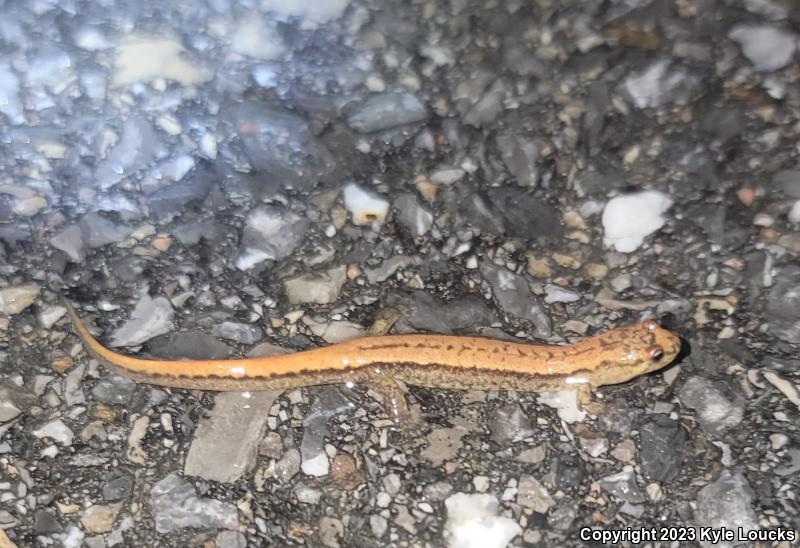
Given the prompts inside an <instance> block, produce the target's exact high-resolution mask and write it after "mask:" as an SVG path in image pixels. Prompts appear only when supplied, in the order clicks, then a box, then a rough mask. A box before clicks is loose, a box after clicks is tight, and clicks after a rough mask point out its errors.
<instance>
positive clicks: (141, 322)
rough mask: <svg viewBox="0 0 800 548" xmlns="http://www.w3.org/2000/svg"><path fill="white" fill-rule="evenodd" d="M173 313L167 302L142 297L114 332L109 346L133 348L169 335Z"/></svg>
mask: <svg viewBox="0 0 800 548" xmlns="http://www.w3.org/2000/svg"><path fill="white" fill-rule="evenodd" d="M173 315H174V312H173V310H172V305H171V304H170V302H169V300H167V299H166V298H164V297H156V298H151V297H150V296H149V295H146V294H145V295H142V296H141V298H140V299H139V302H138V303H136V307H135V308H134V309H133V311H132V312H131V315H130V317H129V318H128V320H127V321H125V323H124V324H123V325H122V327H120V328H119V329H117V330H116V331H114V334H113V336H112V338H111V342H110V343H109V345H110V346H135V345H137V344H142V343H143V342H145V341H148V340H150V339H152V338H153V337H157V336H158V335H163V334H164V333H169V332H170V331H171V330H172V317H173Z"/></svg>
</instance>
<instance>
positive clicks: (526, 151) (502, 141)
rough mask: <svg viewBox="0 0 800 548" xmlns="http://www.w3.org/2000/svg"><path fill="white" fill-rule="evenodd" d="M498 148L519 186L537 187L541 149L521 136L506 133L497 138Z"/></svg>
mask: <svg viewBox="0 0 800 548" xmlns="http://www.w3.org/2000/svg"><path fill="white" fill-rule="evenodd" d="M497 146H498V148H499V149H500V155H501V156H502V158H503V162H505V164H506V167H507V168H508V171H510V172H511V174H512V175H513V176H514V178H515V179H516V180H517V184H518V185H520V186H525V187H530V188H533V187H535V186H536V183H537V182H538V180H539V167H538V165H537V162H538V160H539V149H538V147H537V146H536V143H534V142H533V141H532V140H530V139H526V138H525V137H523V136H521V135H513V134H508V133H504V134H502V135H499V136H498V137H497Z"/></svg>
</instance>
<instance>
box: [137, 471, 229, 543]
mask: <svg viewBox="0 0 800 548" xmlns="http://www.w3.org/2000/svg"><path fill="white" fill-rule="evenodd" d="M150 503H151V504H152V509H153V517H154V518H155V525H156V531H158V532H159V533H171V532H172V531H177V530H179V529H185V528H187V527H195V528H199V529H208V528H224V529H236V528H238V527H239V519H238V515H237V512H236V506H235V505H234V504H232V503H230V502H221V501H218V500H214V499H210V498H205V497H198V496H197V492H196V491H195V488H194V487H193V486H192V484H191V483H189V482H188V481H186V480H184V479H183V478H181V477H180V476H179V475H178V474H177V473H175V472H173V473H171V474H168V475H167V476H166V477H164V479H162V480H161V481H159V482H158V483H156V484H155V485H154V486H153V488H152V489H151V490H150Z"/></svg>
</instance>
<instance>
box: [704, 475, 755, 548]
mask: <svg viewBox="0 0 800 548" xmlns="http://www.w3.org/2000/svg"><path fill="white" fill-rule="evenodd" d="M753 498H754V493H753V489H752V488H751V487H750V484H749V483H748V481H747V478H745V477H744V475H743V474H742V472H741V471H740V470H723V471H722V472H721V473H720V474H719V476H718V477H717V479H715V480H714V481H713V482H711V483H709V484H708V485H706V486H705V487H703V488H702V489H700V491H699V492H698V493H697V498H696V505H695V510H694V517H695V521H696V522H697V525H699V526H700V527H712V528H714V529H722V528H724V529H729V530H734V531H735V530H737V528H742V529H744V530H745V531H755V530H757V529H758V528H759V526H758V521H757V516H756V512H755V510H754V509H753V502H754V501H753ZM700 545H701V546H703V547H704V548H705V547H708V548H710V547H712V546H713V547H721V548H732V547H733V546H740V544H739V543H738V542H728V541H723V542H720V543H711V542H701V543H700Z"/></svg>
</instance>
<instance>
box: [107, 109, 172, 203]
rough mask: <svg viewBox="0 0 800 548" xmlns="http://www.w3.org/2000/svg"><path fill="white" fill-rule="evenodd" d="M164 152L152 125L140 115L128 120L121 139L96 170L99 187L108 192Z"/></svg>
mask: <svg viewBox="0 0 800 548" xmlns="http://www.w3.org/2000/svg"><path fill="white" fill-rule="evenodd" d="M164 152H165V149H164V147H163V145H162V143H161V140H160V139H159V138H158V135H157V134H156V132H155V131H154V130H153V127H152V126H151V125H150V122H148V121H147V120H145V119H144V118H142V117H139V116H133V117H131V118H128V120H126V121H125V124H124V126H123V128H122V137H121V138H120V140H119V142H118V143H117V144H116V145H115V146H114V148H112V149H111V151H110V152H109V153H108V157H107V158H106V159H105V160H102V161H101V162H100V163H99V164H98V165H97V168H96V169H95V178H96V179H97V182H98V184H99V185H100V188H102V189H103V190H108V189H109V188H111V187H112V186H114V185H116V184H117V183H118V182H120V181H121V180H122V179H123V178H125V177H131V175H133V174H134V173H136V172H137V171H139V170H140V169H142V168H145V167H148V166H149V165H150V163H151V162H153V161H155V160H156V159H157V158H159V157H161V156H163V155H164Z"/></svg>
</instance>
